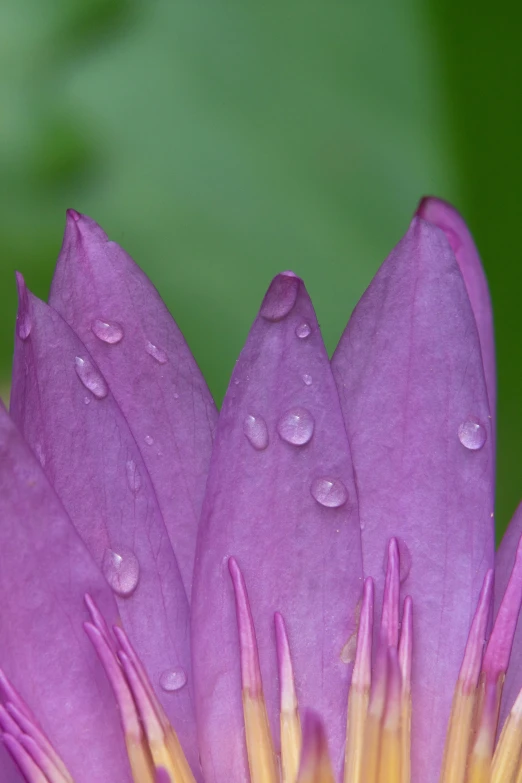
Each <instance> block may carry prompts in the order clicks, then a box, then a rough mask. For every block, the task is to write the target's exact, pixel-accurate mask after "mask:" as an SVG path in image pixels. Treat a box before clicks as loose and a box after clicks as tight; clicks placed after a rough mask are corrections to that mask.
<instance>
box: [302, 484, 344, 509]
mask: <svg viewBox="0 0 522 783" xmlns="http://www.w3.org/2000/svg"><path fill="white" fill-rule="evenodd" d="M310 492H311V493H312V497H313V498H314V499H315V500H317V502H318V503H319V504H320V505H321V506H327V508H339V506H342V505H343V504H344V503H346V501H347V500H348V491H347V489H346V487H345V486H344V484H343V482H342V481H339V479H335V478H330V477H329V476H322V477H321V478H317V479H314V481H312V486H311V487H310Z"/></svg>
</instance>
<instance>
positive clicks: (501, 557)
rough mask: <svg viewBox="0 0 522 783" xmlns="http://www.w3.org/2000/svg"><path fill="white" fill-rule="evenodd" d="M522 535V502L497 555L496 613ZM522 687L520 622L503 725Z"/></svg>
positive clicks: (505, 700) (503, 711) (504, 697)
mask: <svg viewBox="0 0 522 783" xmlns="http://www.w3.org/2000/svg"><path fill="white" fill-rule="evenodd" d="M521 535H522V503H521V504H520V505H519V507H518V508H517V510H516V511H515V514H514V516H513V519H512V520H511V522H510V523H509V527H508V529H507V530H506V532H505V533H504V537H503V539H502V542H501V544H500V546H499V548H498V551H497V553H496V555H495V615H496V613H497V611H498V608H499V606H500V602H501V601H502V597H503V595H504V592H505V590H506V587H507V583H508V581H509V576H510V574H511V569H512V568H513V564H514V562H515V555H516V552H517V548H518V543H519V541H520V536H521ZM521 688H522V623H520V622H519V623H518V625H517V630H516V633H515V640H514V642H513V650H512V653H511V660H510V664H509V667H508V670H507V676H506V681H505V684H504V692H503V696H502V709H501V714H500V720H501V725H502V724H503V722H504V720H505V718H506V716H507V715H508V713H509V711H510V709H511V707H512V706H513V704H514V702H515V699H516V697H517V696H518V693H519V691H520V689H521Z"/></svg>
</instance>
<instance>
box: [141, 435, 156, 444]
mask: <svg viewBox="0 0 522 783" xmlns="http://www.w3.org/2000/svg"><path fill="white" fill-rule="evenodd" d="M143 440H144V441H145V443H146V444H147V446H152V444H153V443H154V438H153V437H151V436H150V435H145V437H144V438H143Z"/></svg>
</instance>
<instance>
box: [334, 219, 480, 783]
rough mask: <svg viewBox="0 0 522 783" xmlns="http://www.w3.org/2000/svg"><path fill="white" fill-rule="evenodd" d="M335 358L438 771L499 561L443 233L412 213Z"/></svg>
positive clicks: (416, 710) (416, 757) (456, 287)
mask: <svg viewBox="0 0 522 783" xmlns="http://www.w3.org/2000/svg"><path fill="white" fill-rule="evenodd" d="M332 365H333V369H334V374H335V376H336V379H337V385H338V389H339V394H340V397H341V402H342V407H343V412H344V419H345V422H346V427H347V432H348V438H349V441H350V446H351V449H352V457H353V462H354V470H355V474H356V478H357V489H358V495H359V510H360V519H361V529H362V546H363V563H364V573H365V575H371V576H373V577H374V578H375V579H376V582H377V591H376V595H377V597H378V599H379V600H380V596H381V595H382V585H383V581H384V573H383V552H384V551H385V548H386V545H387V542H388V540H389V538H390V537H391V536H396V537H397V538H398V539H399V548H401V547H403V548H404V549H405V550H406V551H407V554H408V557H407V558H406V560H411V565H410V567H409V569H408V570H407V572H406V573H403V586H402V593H403V595H405V594H410V595H412V597H413V602H414V612H415V620H414V652H413V672H412V679H413V692H412V700H413V705H414V707H413V725H412V731H413V759H412V764H413V770H412V772H413V779H414V780H422V781H423V783H435V781H437V780H438V774H439V769H440V762H441V756H442V748H443V744H444V738H445V732H446V725H447V719H448V716H449V712H450V704H451V698H452V689H453V686H454V683H455V681H456V678H457V675H458V671H459V667H460V664H461V659H462V654H463V650H464V647H465V644H466V638H467V633H468V630H469V626H470V621H471V618H472V615H473V612H474V610H475V606H476V601H477V598H478V594H479V591H480V587H481V582H482V579H483V577H484V573H485V571H486V569H487V568H489V567H491V566H492V563H493V469H494V459H493V454H492V436H491V420H490V414H489V406H488V396H487V391H486V383H485V379H484V371H483V366H482V356H481V350H480V344H479V337H478V332H477V327H476V324H475V318H474V315H473V311H472V308H471V305H470V302H469V298H468V294H467V291H466V287H465V285H464V281H463V278H462V275H461V272H460V269H459V266H458V264H457V262H456V260H455V257H454V255H453V253H452V251H451V248H450V246H449V243H448V241H447V239H446V236H445V235H444V233H443V232H442V231H440V230H439V229H437V228H435V227H433V226H431V225H429V224H428V223H426V222H424V221H423V220H421V219H419V218H415V219H414V220H413V222H412V224H411V227H410V229H409V231H408V233H407V234H406V236H405V237H404V239H403V240H402V241H401V242H400V243H399V245H398V246H397V247H396V248H395V250H394V251H393V252H392V253H391V255H390V256H389V257H388V259H387V260H386V261H385V262H384V264H383V265H382V267H381V269H380V270H379V272H378V273H377V275H376V277H375V278H374V280H373V281H372V283H371V285H370V286H369V288H368V290H367V291H366V293H365V294H364V296H363V297H362V299H361V301H360V302H359V304H358V305H357V307H356V309H355V311H354V314H353V315H352V318H351V319H350V322H349V324H348V327H347V329H346V331H345V332H344V334H343V336H342V338H341V341H340V343H339V346H338V347H337V350H336V352H335V355H334V357H333V359H332ZM463 425H465V426H464V427H463ZM462 427H463V428H462ZM459 433H460V435H459ZM468 436H469V437H468ZM479 436H480V437H479ZM484 436H485V442H482V445H481V447H479V448H476V447H477V445H478V444H480V443H481V441H483V437H484ZM461 438H462V441H461ZM464 443H467V445H468V447H466V445H464ZM402 559H403V562H404V560H405V557H404V552H403V558H402ZM404 577H406V578H405V579H404Z"/></svg>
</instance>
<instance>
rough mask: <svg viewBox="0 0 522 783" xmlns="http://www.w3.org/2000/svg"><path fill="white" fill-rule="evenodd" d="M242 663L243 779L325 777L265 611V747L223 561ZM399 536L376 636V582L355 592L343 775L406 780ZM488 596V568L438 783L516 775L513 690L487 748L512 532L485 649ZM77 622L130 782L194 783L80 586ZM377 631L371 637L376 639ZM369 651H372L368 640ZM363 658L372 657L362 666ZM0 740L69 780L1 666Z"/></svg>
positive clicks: (509, 782) (516, 584)
mask: <svg viewBox="0 0 522 783" xmlns="http://www.w3.org/2000/svg"><path fill="white" fill-rule="evenodd" d="M228 565H229V571H230V576H231V579H232V584H233V587H234V594H235V605H236V616H237V626H238V638H239V651H240V662H241V687H242V696H243V714H244V726H245V741H246V750H247V755H248V764H249V770H250V779H251V783H279V781H282V783H333V781H334V774H333V771H332V765H331V763H330V760H329V756H328V748H327V742H326V738H325V735H324V729H323V727H322V724H321V721H320V719H318V718H317V716H315V715H313V714H312V715H308V716H307V717H306V720H305V724H304V730H303V731H302V730H301V721H300V717H299V708H298V701H297V693H296V688H295V683H294V671H293V666H292V656H291V649H290V644H289V640H288V635H287V632H286V626H285V621H284V619H283V616H282V615H281V614H280V613H279V612H276V613H275V617H274V620H275V631H276V647H277V658H278V671H279V689H280V748H281V752H280V756H278V754H277V753H276V752H275V750H274V744H273V740H272V736H271V732H270V727H269V721H268V716H267V710H266V705H265V699H264V695H263V684H262V680H261V670H260V666H259V656H258V649H257V641H256V635H255V629H254V622H253V617H252V612H251V609H250V604H249V600H248V594H247V588H246V584H245V580H244V578H243V575H242V573H241V570H240V567H239V565H238V563H237V562H236V560H235V559H234V558H233V557H231V558H230V559H229V563H228ZM399 592H400V562H399V547H398V544H397V541H396V540H395V539H392V540H391V541H390V543H389V546H388V557H387V567H386V580H385V586H384V594H383V608H382V615H381V619H380V624H379V627H378V629H377V632H376V633H375V634H374V617H373V614H374V583H373V580H372V579H371V578H367V579H366V581H365V583H364V587H363V595H362V600H361V608H360V616H359V624H358V631H357V643H356V652H355V662H354V668H353V674H352V681H351V686H350V690H349V694H348V717H347V728H346V752H345V764H344V776H343V783H410V780H411V771H410V748H411V712H412V707H411V664H412V651H413V605H412V600H411V598H410V597H409V596H408V597H407V598H406V599H405V600H404V604H403V607H402V618H401V617H400V604H399ZM492 594H493V572H492V571H488V572H487V574H486V576H485V579H484V583H483V586H482V590H481V593H480V596H479V600H478V605H477V609H476V612H475V615H474V618H473V622H472V625H471V629H470V632H469V636H468V641H467V645H466V649H465V652H464V658H463V662H462V666H461V670H460V674H459V677H458V680H457V685H456V687H455V692H454V696H453V704H452V709H451V715H450V719H449V724H448V730H447V737H446V747H445V751H444V757H443V762H442V770H441V775H440V783H522V692H521V694H519V696H518V698H517V700H516V702H515V704H514V706H513V708H512V710H511V713H510V714H509V716H508V718H507V720H506V723H505V725H504V727H503V730H502V733H501V735H500V738H499V740H498V743H497V745H496V747H495V736H496V732H497V725H498V718H499V712H500V700H501V695H502V687H503V684H504V680H505V675H506V671H507V667H508V664H509V658H510V654H511V648H512V644H513V638H514V634H515V629H516V624H517V620H518V614H519V611H520V607H521V604H522V539H521V543H519V546H518V550H517V554H516V558H515V564H514V567H513V571H512V573H511V577H510V580H509V582H508V586H507V588H506V592H505V595H504V598H503V600H502V603H501V605H500V609H499V612H498V615H497V618H496V621H495V624H494V627H493V631H492V633H491V636H490V639H489V642H488V644H487V647H486V650H485V652H484V639H485V637H486V633H487V626H488V619H489V616H490V611H491V603H492ZM85 600H86V605H87V609H88V611H89V614H90V622H86V623H85V624H84V627H85V631H86V633H87V635H88V636H89V639H90V640H91V642H92V644H93V646H94V649H95V650H96V653H97V655H98V657H99V659H100V661H101V663H102V665H103V667H104V669H105V672H106V674H107V677H108V679H109V681H110V683H111V686H112V689H113V692H114V695H115V697H116V700H117V702H118V706H119V710H120V715H121V721H122V726H123V731H124V734H125V741H126V746H127V752H128V756H129V761H130V766H131V770H132V775H133V778H134V780H135V781H136V783H195V779H194V776H193V774H192V771H191V770H190V767H189V765H188V762H187V761H186V758H185V755H184V753H183V750H182V748H181V746H180V743H179V741H178V738H177V736H176V733H175V731H174V729H173V728H172V726H171V725H170V723H169V721H168V719H167V717H166V715H165V712H164V710H163V708H162V706H161V704H160V703H159V701H158V699H157V697H156V695H155V693H154V689H153V687H152V685H151V683H150V680H149V678H148V676H147V673H146V671H145V669H144V667H143V665H142V663H141V662H140V660H139V658H138V656H137V654H136V652H135V650H134V649H133V647H132V645H131V643H130V641H129V639H128V637H127V635H126V633H125V631H123V630H122V629H121V628H120V627H118V626H115V627H114V628H113V629H112V633H111V631H110V630H109V628H108V627H107V624H106V622H105V620H104V618H103V616H102V614H101V613H100V611H99V610H98V608H97V606H96V604H95V603H94V602H93V600H92V599H91V598H90V596H86V599H85ZM374 636H375V643H374ZM373 647H375V650H374V651H372V648H373ZM372 658H373V665H372ZM0 694H1V695H2V696H3V704H0V728H1V730H2V740H3V742H4V745H5V747H6V748H7V750H8V751H9V752H10V754H11V756H12V757H13V759H14V761H15V762H16V763H17V765H18V766H19V768H20V770H21V772H22V774H23V775H24V776H25V778H26V780H27V781H28V782H29V783H74V781H73V778H72V776H71V774H70V773H69V772H68V770H67V768H66V766H65V764H64V763H63V761H62V760H61V759H60V757H59V755H58V754H57V753H56V751H55V750H54V748H53V747H52V745H51V743H50V742H49V740H48V739H47V737H46V736H45V734H44V733H43V732H42V730H41V729H40V728H39V726H38V723H37V721H36V718H34V716H33V715H32V713H31V712H30V710H29V708H28V707H27V705H26V704H25V703H24V701H23V699H22V698H21V696H20V695H19V694H18V692H17V691H16V690H15V689H14V687H13V686H12V684H11V683H10V682H9V680H8V679H7V678H6V677H5V675H4V674H3V673H2V672H1V671H0Z"/></svg>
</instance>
